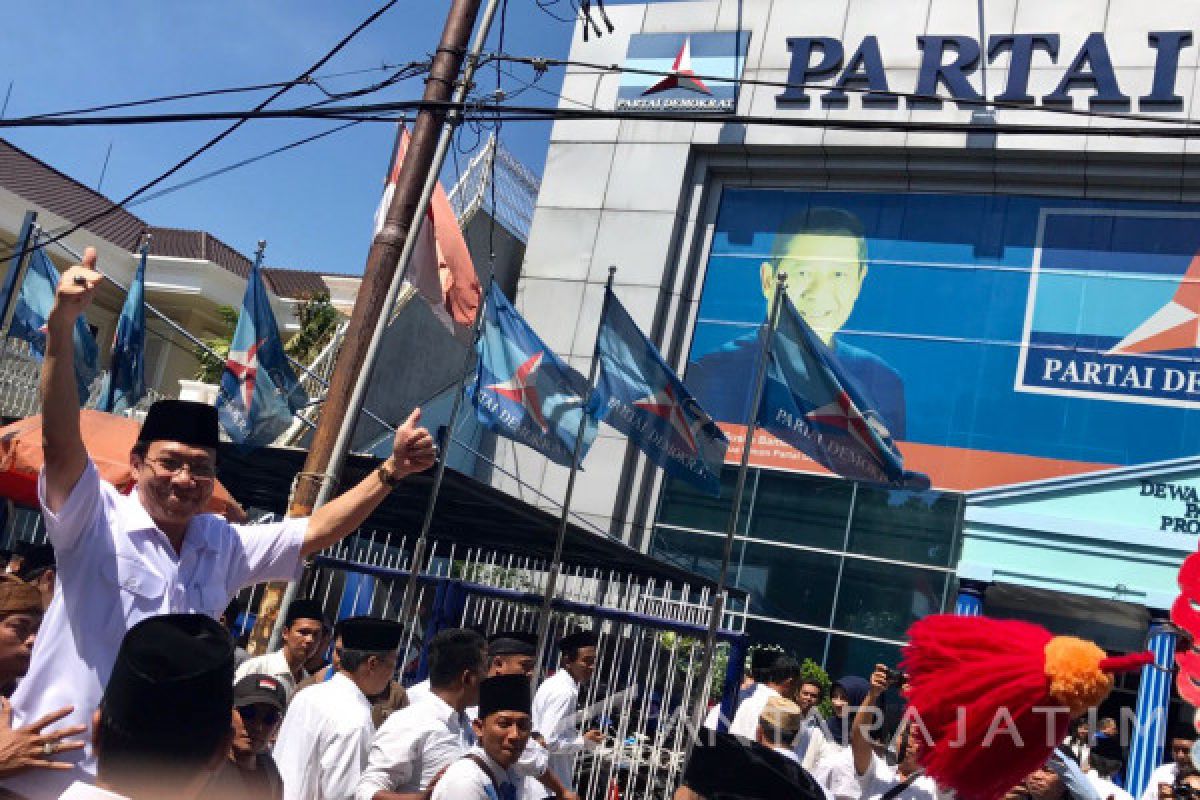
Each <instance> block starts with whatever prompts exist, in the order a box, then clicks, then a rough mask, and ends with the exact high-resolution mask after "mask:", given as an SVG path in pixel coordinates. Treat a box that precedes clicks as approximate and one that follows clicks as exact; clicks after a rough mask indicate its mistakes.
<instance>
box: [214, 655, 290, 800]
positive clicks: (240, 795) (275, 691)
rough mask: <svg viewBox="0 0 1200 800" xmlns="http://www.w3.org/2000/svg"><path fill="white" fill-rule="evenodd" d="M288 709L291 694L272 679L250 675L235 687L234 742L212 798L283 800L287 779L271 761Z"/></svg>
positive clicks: (218, 776)
mask: <svg viewBox="0 0 1200 800" xmlns="http://www.w3.org/2000/svg"><path fill="white" fill-rule="evenodd" d="M286 705H287V690H286V689H285V688H284V686H283V684H282V683H281V682H280V681H278V680H276V679H275V678H272V677H271V676H270V675H249V676H247V677H245V678H242V679H241V680H239V681H238V682H237V683H235V684H234V685H233V741H232V742H230V744H229V758H227V759H226V760H225V763H224V764H223V765H222V766H221V769H220V770H219V771H218V772H217V775H216V777H215V778H214V779H213V783H212V785H211V786H210V787H209V790H208V796H210V797H219V798H221V800H280V798H282V797H283V777H282V776H281V775H280V774H279V768H278V767H277V766H275V760H274V759H273V758H271V744H272V742H274V741H275V734H277V733H278V732H279V724H280V723H281V722H283V709H284V708H285V707H286Z"/></svg>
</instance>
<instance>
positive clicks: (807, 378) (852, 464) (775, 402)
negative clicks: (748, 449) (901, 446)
mask: <svg viewBox="0 0 1200 800" xmlns="http://www.w3.org/2000/svg"><path fill="white" fill-rule="evenodd" d="M758 425H759V426H760V427H762V428H763V429H764V430H766V431H768V432H770V433H771V434H774V435H775V436H777V437H779V438H780V439H782V440H783V441H785V442H787V443H788V444H790V445H792V446H793V447H795V448H796V449H798V450H800V451H802V452H804V453H806V454H807V455H808V456H810V457H811V458H812V459H814V460H815V461H817V462H818V463H820V464H821V465H822V466H824V467H825V468H827V469H829V470H831V471H833V472H835V473H837V474H838V475H842V476H843V477H846V478H852V479H854V480H861V481H868V482H871V483H881V484H893V485H902V486H904V487H906V488H911V489H925V488H928V487H929V478H928V477H926V476H925V475H921V474H920V473H913V472H905V470H904V456H902V455H901V453H900V451H899V450H898V449H897V448H896V444H895V442H893V441H892V435H891V433H889V432H888V429H887V427H886V426H885V425H884V423H883V418H882V417H881V416H880V414H879V412H878V411H876V410H875V409H874V408H873V407H872V404H871V403H870V402H869V401H868V398H867V395H866V393H864V392H863V391H862V389H861V388H859V386H858V385H857V383H856V382H855V381H854V380H853V379H852V378H851V377H850V376H849V375H848V374H847V373H846V371H845V370H844V369H843V368H842V366H841V365H840V364H839V363H838V361H837V358H836V357H835V356H834V355H833V353H832V352H831V351H830V349H829V348H828V347H826V346H825V343H824V342H822V341H821V339H820V337H818V336H817V335H816V334H815V333H813V331H812V329H811V328H809V327H808V323H806V322H805V321H804V318H803V317H801V316H800V313H799V312H798V311H796V307H795V306H793V305H792V302H791V300H789V299H788V297H787V295H786V294H785V295H784V297H783V307H782V308H781V309H780V314H779V324H778V326H777V327H776V329H775V335H774V337H773V338H772V340H771V353H770V358H769V359H768V362H767V376H766V381H765V383H764V385H763V397H762V403H761V404H760V405H759V407H758Z"/></svg>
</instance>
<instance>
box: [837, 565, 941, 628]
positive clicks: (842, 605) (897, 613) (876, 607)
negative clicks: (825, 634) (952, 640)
mask: <svg viewBox="0 0 1200 800" xmlns="http://www.w3.org/2000/svg"><path fill="white" fill-rule="evenodd" d="M949 577H950V576H949V574H948V573H945V572H936V571H934V570H929V569H918V568H915V567H899V566H896V565H895V564H887V563H882V562H878V561H863V560H861V559H856V558H847V559H846V565H845V567H844V568H843V570H842V586H841V590H840V591H839V592H838V608H837V614H836V615H835V616H834V625H833V627H835V628H838V629H840V630H845V631H850V632H852V633H860V634H865V635H867V636H878V637H880V638H883V639H903V638H904V634H905V632H906V631H907V630H908V626H909V625H911V624H912V623H913V622H915V621H916V620H918V619H920V618H921V617H924V616H926V615H927V614H936V613H938V612H939V611H941V608H942V595H943V592H944V591H945V587H946V581H947V579H948V578H949Z"/></svg>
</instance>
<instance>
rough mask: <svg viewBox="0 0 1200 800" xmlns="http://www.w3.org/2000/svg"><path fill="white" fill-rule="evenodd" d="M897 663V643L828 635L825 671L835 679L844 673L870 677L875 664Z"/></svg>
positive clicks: (898, 649)
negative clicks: (827, 657) (827, 656)
mask: <svg viewBox="0 0 1200 800" xmlns="http://www.w3.org/2000/svg"><path fill="white" fill-rule="evenodd" d="M899 663H900V647H899V646H898V645H892V644H885V643H882V642H874V641H871V640H870V639H857V638H855V637H853V636H841V635H839V634H836V633H835V634H833V635H831V636H830V637H829V659H828V660H827V662H826V664H825V671H826V672H828V673H829V677H830V678H832V679H833V680H835V681H836V680H837V679H838V678H841V677H842V676H844V675H859V676H862V677H863V678H870V677H871V672H872V671H873V670H874V669H875V665H876V664H887V665H889V666H896V665H897V664H899Z"/></svg>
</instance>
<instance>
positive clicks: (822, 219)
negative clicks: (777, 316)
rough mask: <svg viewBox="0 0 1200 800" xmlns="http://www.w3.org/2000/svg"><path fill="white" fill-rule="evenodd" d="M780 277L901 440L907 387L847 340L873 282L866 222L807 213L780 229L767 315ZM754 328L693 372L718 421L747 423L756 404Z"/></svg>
mask: <svg viewBox="0 0 1200 800" xmlns="http://www.w3.org/2000/svg"><path fill="white" fill-rule="evenodd" d="M780 272H783V273H784V274H785V275H787V294H788V298H790V299H791V301H792V305H794V306H795V307H796V310H797V311H799V312H800V315H801V316H802V317H804V321H805V322H807V323H808V325H809V327H811V328H812V329H813V332H815V333H816V334H817V336H819V337H820V338H821V340H822V341H824V342H825V344H826V345H828V346H829V348H830V349H831V350H832V351H833V354H834V356H835V357H836V358H837V360H838V363H839V364H841V365H842V367H843V368H845V371H846V372H847V373H848V374H849V376H850V377H851V378H852V379H853V380H854V381H855V382H856V383H857V384H858V388H859V389H860V390H861V391H862V393H863V394H864V395H865V396H866V397H867V398H868V400H869V401H870V402H871V404H872V405H873V406H874V408H875V409H876V410H877V411H878V412H879V414H880V416H882V417H883V421H884V423H885V424H886V425H887V428H888V431H889V432H890V433H891V435H892V437H893V438H895V439H903V438H904V434H905V427H906V426H905V407H904V381H903V380H902V379H901V377H900V374H899V373H898V372H896V370H895V369H893V368H892V367H891V366H890V365H889V364H888V363H887V362H886V361H884V360H883V359H882V358H880V357H879V356H877V355H875V354H874V353H871V352H869V351H867V350H864V349H863V348H861V347H858V346H856V345H852V344H850V343H848V342H846V341H845V338H844V337H843V336H838V335H837V334H838V332H839V331H841V330H842V328H843V327H845V325H846V321H847V320H848V319H849V318H850V313H851V312H852V311H853V310H854V304H855V303H856V302H857V301H858V295H859V292H861V291H862V285H863V282H864V281H865V280H866V277H867V241H866V235H865V232H864V230H863V226H862V222H860V221H859V219H858V218H857V217H855V216H854V215H853V214H850V213H849V212H847V211H843V210H841V209H836V208H809V209H806V210H805V211H803V212H801V213H799V214H796V215H794V216H792V217H789V218H788V219H787V220H785V221H784V223H783V224H782V225H781V226H780V230H779V232H778V234H777V235H776V237H775V243H774V245H773V246H772V248H771V255H770V258H769V259H768V260H767V261H764V262H763V263H762V266H761V268H760V274H759V279H760V281H761V288H762V293H763V297H764V299H765V300H766V304H767V308H770V303H771V300H772V299H773V298H774V296H775V285H776V282H777V279H778V275H779V273H780ZM760 339H761V337H760V334H759V330H758V329H757V328H756V329H755V330H754V331H752V332H750V333H746V334H744V335H742V336H740V337H739V338H737V339H734V340H733V341H731V342H729V343H727V344H726V345H725V346H724V347H722V348H720V349H718V350H714V351H713V352H711V353H708V354H706V355H704V356H702V357H700V358H699V359H697V360H696V361H693V362H692V363H691V364H689V365H688V369H687V379H686V381H685V382H686V383H687V386H688V388H689V389H691V391H692V393H693V394H694V395H695V396H696V400H697V401H699V403H700V405H701V406H703V407H704V410H705V411H707V412H708V413H709V414H710V415H711V416H712V417H713V419H717V420H721V421H723V422H733V423H736V424H739V425H740V424H742V423H744V422H745V421H746V418H747V415H748V412H749V407H750V403H751V402H752V401H753V396H754V388H755V386H754V384H755V380H754V378H755V370H756V367H757V365H758V353H759V352H760Z"/></svg>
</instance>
